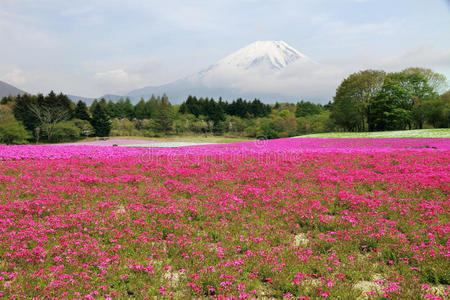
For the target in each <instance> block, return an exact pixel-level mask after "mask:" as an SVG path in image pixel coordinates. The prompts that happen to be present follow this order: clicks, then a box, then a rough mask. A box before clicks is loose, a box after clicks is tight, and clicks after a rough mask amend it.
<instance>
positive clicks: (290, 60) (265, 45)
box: [127, 41, 314, 103]
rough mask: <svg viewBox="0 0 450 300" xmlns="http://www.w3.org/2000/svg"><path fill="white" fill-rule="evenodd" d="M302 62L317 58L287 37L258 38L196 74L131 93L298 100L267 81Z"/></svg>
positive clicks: (180, 97)
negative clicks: (277, 38) (299, 48)
mask: <svg viewBox="0 0 450 300" xmlns="http://www.w3.org/2000/svg"><path fill="white" fill-rule="evenodd" d="M301 64H305V65H311V64H314V62H313V61H312V60H311V59H310V58H308V57H307V56H305V55H304V54H302V53H300V52H299V51H297V50H296V49H295V48H293V47H291V46H289V45H288V44H287V43H285V42H283V41H257V42H254V43H251V44H250V45H248V46H246V47H244V48H242V49H240V50H238V51H236V52H234V53H232V54H230V55H228V56H227V57H225V58H223V59H221V60H219V61H218V62H217V63H215V64H213V65H212V66H210V67H209V68H207V69H205V70H203V71H200V72H198V73H196V74H193V75H190V76H188V77H185V78H183V79H180V80H177V81H174V82H172V83H169V84H166V85H162V86H147V87H144V88H141V89H137V90H133V91H131V92H129V93H128V94H127V96H129V97H130V98H133V99H136V98H141V97H144V98H148V97H150V96H151V95H152V94H154V95H161V94H163V93H166V94H167V95H168V97H169V99H170V100H171V102H172V103H180V102H182V101H184V100H185V99H186V97H187V96H188V95H195V96H199V97H214V98H218V97H223V98H224V99H225V100H233V99H235V98H238V97H243V98H248V99H251V98H260V99H261V100H263V101H265V102H275V101H282V100H286V101H287V100H295V99H296V97H297V96H292V95H288V94H286V93H284V91H282V90H280V89H277V88H267V85H265V84H264V83H265V82H270V81H273V77H274V76H280V74H283V72H285V71H286V70H289V69H290V68H292V67H293V66H295V65H297V66H298V65H301ZM249 81H251V82H249ZM261 83H262V84H261ZM297 100H298V99H297Z"/></svg>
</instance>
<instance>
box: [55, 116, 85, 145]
mask: <svg viewBox="0 0 450 300" xmlns="http://www.w3.org/2000/svg"><path fill="white" fill-rule="evenodd" d="M80 136H81V129H80V128H79V127H78V126H77V125H76V124H75V121H65V122H60V123H57V124H56V125H55V128H54V130H53V135H52V139H51V141H52V142H64V141H73V140H77V139H79V138H80Z"/></svg>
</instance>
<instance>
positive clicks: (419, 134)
mask: <svg viewBox="0 0 450 300" xmlns="http://www.w3.org/2000/svg"><path fill="white" fill-rule="evenodd" d="M298 137H301V138H450V129H448V128H445V129H417V130H398V131H380V132H329V133H316V134H308V135H302V136H298Z"/></svg>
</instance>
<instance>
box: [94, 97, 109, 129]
mask: <svg viewBox="0 0 450 300" xmlns="http://www.w3.org/2000/svg"><path fill="white" fill-rule="evenodd" d="M105 106H106V105H105V104H104V103H102V102H100V103H98V104H96V105H95V106H94V109H93V111H92V120H91V125H92V127H94V130H95V135H96V136H103V137H104V136H109V133H110V131H111V121H110V119H109V116H108V115H107V114H106V108H105Z"/></svg>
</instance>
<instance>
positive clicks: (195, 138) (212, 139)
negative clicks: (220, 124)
mask: <svg viewBox="0 0 450 300" xmlns="http://www.w3.org/2000/svg"><path fill="white" fill-rule="evenodd" d="M96 140H98V138H88V139H85V140H83V141H82V142H92V141H96ZM108 140H140V141H154V142H188V143H194V142H195V143H211V144H220V143H237V142H248V141H254V140H255V139H252V138H245V137H225V136H207V137H205V136H204V135H186V136H166V137H142V136H115V137H112V136H111V137H109V138H108Z"/></svg>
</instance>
